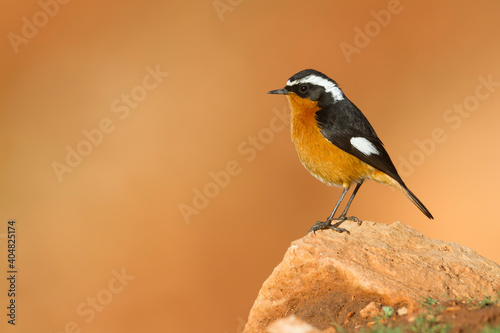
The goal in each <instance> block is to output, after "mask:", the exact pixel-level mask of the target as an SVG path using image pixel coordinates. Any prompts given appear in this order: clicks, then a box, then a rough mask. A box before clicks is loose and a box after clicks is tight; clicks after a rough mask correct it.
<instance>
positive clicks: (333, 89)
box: [269, 69, 345, 103]
mask: <svg viewBox="0 0 500 333" xmlns="http://www.w3.org/2000/svg"><path fill="white" fill-rule="evenodd" d="M291 93H294V94H296V95H298V96H300V97H301V98H309V99H310V100H312V101H319V100H320V99H332V100H331V102H333V103H335V102H337V101H340V100H343V99H344V98H345V96H344V94H343V93H342V90H340V88H339V87H338V86H337V83H336V82H335V81H334V80H332V79H330V78H329V77H328V76H326V75H325V74H323V73H321V72H318V71H316V70H314V69H305V70H303V71H300V72H298V73H297V74H295V75H294V76H292V77H291V78H290V79H289V80H288V82H287V83H286V86H285V88H283V89H278V90H272V91H270V92H269V94H279V95H289V94H291Z"/></svg>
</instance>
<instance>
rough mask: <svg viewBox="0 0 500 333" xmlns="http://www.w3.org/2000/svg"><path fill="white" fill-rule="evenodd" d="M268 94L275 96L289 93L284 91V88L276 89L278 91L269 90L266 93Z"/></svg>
mask: <svg viewBox="0 0 500 333" xmlns="http://www.w3.org/2000/svg"><path fill="white" fill-rule="evenodd" d="M268 94H275V95H289V94H290V92H289V91H288V90H286V89H285V88H283V89H278V90H271V91H270V92H268Z"/></svg>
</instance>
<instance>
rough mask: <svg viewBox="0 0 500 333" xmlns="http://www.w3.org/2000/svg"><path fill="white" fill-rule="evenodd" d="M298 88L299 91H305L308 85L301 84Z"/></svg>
mask: <svg viewBox="0 0 500 333" xmlns="http://www.w3.org/2000/svg"><path fill="white" fill-rule="evenodd" d="M299 90H300V92H302V93H305V92H306V91H308V90H309V87H308V86H307V85H305V84H303V85H301V86H300V87H299Z"/></svg>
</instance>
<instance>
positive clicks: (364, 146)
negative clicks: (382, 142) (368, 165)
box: [351, 137, 379, 156]
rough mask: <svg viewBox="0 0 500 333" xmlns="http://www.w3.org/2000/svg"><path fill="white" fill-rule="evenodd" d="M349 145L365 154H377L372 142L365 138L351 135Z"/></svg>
mask: <svg viewBox="0 0 500 333" xmlns="http://www.w3.org/2000/svg"><path fill="white" fill-rule="evenodd" d="M351 145H352V146H353V147H354V148H356V149H357V150H359V151H360V152H362V153H363V154H365V155H366V156H368V155H371V154H377V155H378V154H379V151H378V150H377V148H375V146H374V145H373V143H371V142H370V141H368V140H366V139H365V138H361V137H353V138H351Z"/></svg>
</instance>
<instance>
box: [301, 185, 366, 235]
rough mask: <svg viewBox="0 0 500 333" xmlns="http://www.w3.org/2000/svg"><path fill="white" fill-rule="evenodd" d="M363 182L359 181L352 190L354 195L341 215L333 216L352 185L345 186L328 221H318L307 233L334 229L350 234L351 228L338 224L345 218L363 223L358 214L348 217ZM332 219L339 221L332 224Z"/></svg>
mask: <svg viewBox="0 0 500 333" xmlns="http://www.w3.org/2000/svg"><path fill="white" fill-rule="evenodd" d="M361 184H363V180H361V182H359V183H357V184H356V187H355V188H354V191H353V192H352V195H351V197H350V198H349V201H348V202H347V205H346V207H345V208H344V211H343V212H342V214H340V216H339V217H336V218H335V217H333V216H334V215H335V213H336V212H337V209H338V208H339V206H340V203H341V202H342V200H343V199H344V196H345V195H346V193H347V191H349V189H350V188H351V187H350V186H349V187H347V188H344V190H343V191H342V194H341V195H340V198H339V200H338V201H337V204H336V205H335V208H333V211H332V213H331V214H330V216H329V217H328V218H327V219H326V221H325V222H321V221H318V222H316V224H315V225H313V226H312V227H311V229H309V231H308V232H307V233H310V232H311V231H312V232H313V233H316V231H317V230H323V229H332V230H335V231H336V232H340V233H342V232H347V233H348V234H350V232H349V230H347V229H344V228H339V227H338V226H339V225H340V224H342V222H344V221H345V220H352V221H355V222H357V223H358V224H359V225H361V221H360V220H359V219H358V218H357V217H356V216H349V217H346V214H347V211H348V210H349V207H350V206H351V203H352V201H353V200H354V197H355V196H356V193H357V192H358V190H359V188H360V187H361ZM332 221H337V223H335V225H332V224H331V223H332Z"/></svg>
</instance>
